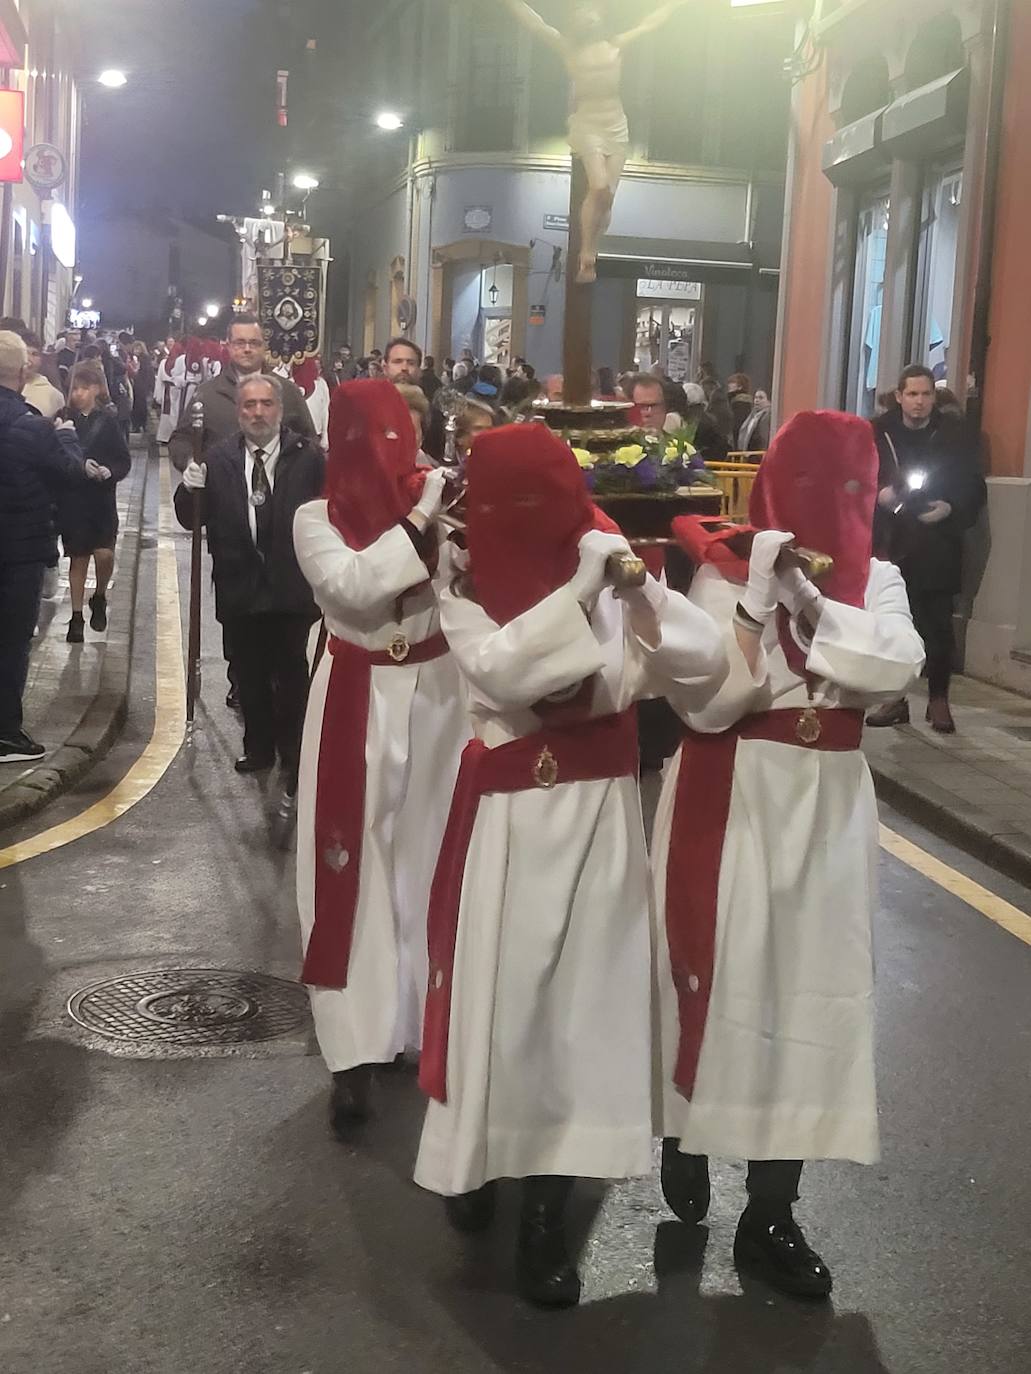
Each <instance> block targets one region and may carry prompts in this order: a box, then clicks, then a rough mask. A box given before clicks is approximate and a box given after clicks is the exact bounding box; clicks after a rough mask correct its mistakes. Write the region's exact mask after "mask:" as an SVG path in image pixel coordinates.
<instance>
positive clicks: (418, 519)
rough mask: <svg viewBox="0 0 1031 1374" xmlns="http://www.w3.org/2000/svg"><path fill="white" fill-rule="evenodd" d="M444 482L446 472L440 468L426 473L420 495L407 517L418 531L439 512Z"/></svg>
mask: <svg viewBox="0 0 1031 1374" xmlns="http://www.w3.org/2000/svg"><path fill="white" fill-rule="evenodd" d="M446 484H447V473H446V472H444V470H443V469H442V468H434V469H433V471H432V472H428V473H427V474H426V480H425V482H424V483H423V487H422V495H421V496H420V497H419V499H418V501H416V503H415V505H414V506H413V507H412V511H411V515H410V516H409V517H408V518H409V519H410V520H411V522H412V524H413V525H414V526H415V528H416V529H417V530H419V532H420V533H421V532H422V531H423V530H424V529H425V528H426V526H427V525H428V524H429V523H430V521H431V520H434V519H435V518H436V517H437V516H438V515H439V514H440V509H441V507H442V506H443V504H444V488H445V486H446Z"/></svg>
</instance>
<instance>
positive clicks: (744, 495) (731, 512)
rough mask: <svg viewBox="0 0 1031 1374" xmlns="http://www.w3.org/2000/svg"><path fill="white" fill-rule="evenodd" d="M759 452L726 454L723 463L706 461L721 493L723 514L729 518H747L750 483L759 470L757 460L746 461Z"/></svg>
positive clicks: (707, 468) (755, 456)
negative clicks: (725, 459)
mask: <svg viewBox="0 0 1031 1374" xmlns="http://www.w3.org/2000/svg"><path fill="white" fill-rule="evenodd" d="M759 457H761V454H754V453H749V454H737V453H730V454H728V455H727V461H726V462H725V463H706V465H705V467H706V470H707V471H708V472H711V473H712V475H713V477H715V479H716V485H717V486H718V487H719V489H720V491H721V492H722V493H723V514H724V515H726V516H727V518H728V519H730V520H746V519H747V518H748V498H749V497H750V496H751V494H752V484H753V482H754V481H755V474H756V473H757V472H758V471H759V464H758V462H754V461H751V462H750V461H746V460H748V459H756V458H759Z"/></svg>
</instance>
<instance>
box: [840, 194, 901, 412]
mask: <svg viewBox="0 0 1031 1374" xmlns="http://www.w3.org/2000/svg"><path fill="white" fill-rule="evenodd" d="M890 206H891V202H890V200H889V198H888V196H887V195H884V194H883V193H882V194H871V195H869V196H867V197H865V198H864V200H863V201H862V203H861V204H860V207H859V222H858V225H857V228H856V260H855V270H854V273H853V277H852V310H851V319H850V327H849V340H848V363H847V365H846V375H845V387H844V391H845V409H846V410H851V411H854V412H855V414H857V415H864V416H866V417H867V419H869V418H871V417H872V416H873V415H874V413H875V411H876V408H877V369H878V365H879V363H880V337H881V308H882V304H883V299H884V266H885V259H886V256H887V247H888V216H889V213H890Z"/></svg>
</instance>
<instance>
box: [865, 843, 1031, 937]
mask: <svg viewBox="0 0 1031 1374" xmlns="http://www.w3.org/2000/svg"><path fill="white" fill-rule="evenodd" d="M881 848H882V849H884V850H886V851H887V852H888V853H889V854H891V855H892V857H893V858H896V859H898V860H899V861H900V862H901V863H904V864H905V865H906V866H907V867H908V868H912V869H914V870H915V871H916V872H917V873H920V874H922V875H923V877H925V878H929V879H930V881H931V882H932V883H935V884H936V885H937V886H938V887H942V888H944V889H945V891H946V892H951V893H952V895H953V896H954V897H958V898H959V899H960V901H961V902H966V904H967V906H970V907H973V908H974V910H975V911H979V912H980V913H981V915H982V916H987V917H988V919H989V921H994V922H995V924H996V925H997V926H1001V927H1002V928H1003V930H1007V931H1009V933H1010V934H1011V935H1015V936H1016V937H1017V939H1018V940H1023V942H1024V944H1025V945H1031V917H1029V916H1028V915H1027V914H1026V913H1025V912H1023V911H1021V910H1020V908H1019V907H1016V906H1013V904H1012V903H1011V902H1007V901H1005V900H1004V898H1002V897H997V896H996V895H995V893H994V892H989V891H988V889H987V888H986V887H982V886H981V884H980V883H975V882H974V880H973V878H968V877H967V876H966V875H965V874H963V873H957V872H956V870H955V869H954V868H950V867H949V866H948V864H946V863H942V861H941V859H936V858H935V857H934V855H933V854H928V853H927V852H926V850H923V849H920V848H919V847H918V846H917V845H915V844H913V842H912V841H911V840H906V839H903V837H902V836H901V835H896V834H895V832H894V830H889V829H888V827H887V826H886V825H882V826H881Z"/></svg>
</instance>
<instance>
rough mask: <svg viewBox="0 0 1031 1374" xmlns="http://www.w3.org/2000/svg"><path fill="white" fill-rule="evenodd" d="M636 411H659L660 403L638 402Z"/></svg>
mask: <svg viewBox="0 0 1031 1374" xmlns="http://www.w3.org/2000/svg"><path fill="white" fill-rule="evenodd" d="M637 409H638V410H661V409H662V402H661V401H638V403H637Z"/></svg>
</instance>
